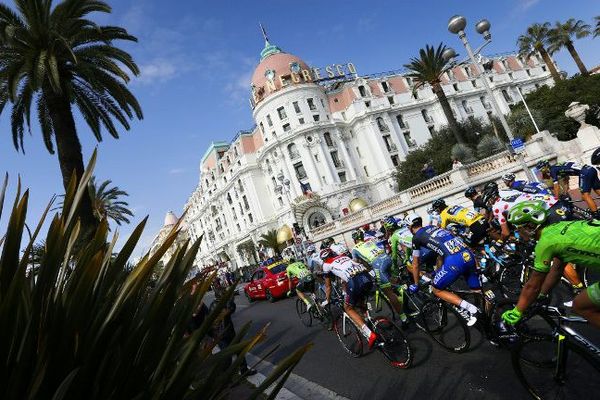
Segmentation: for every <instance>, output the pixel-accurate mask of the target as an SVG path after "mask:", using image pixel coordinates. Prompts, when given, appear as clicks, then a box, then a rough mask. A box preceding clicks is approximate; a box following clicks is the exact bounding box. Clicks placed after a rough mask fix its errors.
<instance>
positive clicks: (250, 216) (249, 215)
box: [248, 214, 254, 223]
mask: <svg viewBox="0 0 600 400" xmlns="http://www.w3.org/2000/svg"><path fill="white" fill-rule="evenodd" d="M248 221H250V223H253V222H254V218H252V214H248Z"/></svg>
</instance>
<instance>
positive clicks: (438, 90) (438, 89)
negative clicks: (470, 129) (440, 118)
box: [432, 83, 465, 144]
mask: <svg viewBox="0 0 600 400" xmlns="http://www.w3.org/2000/svg"><path fill="white" fill-rule="evenodd" d="M432 90H433V93H435V95H436V96H437V98H438V100H439V101H440V104H441V105H442V110H443V111H444V115H445V116H446V120H448V125H449V126H450V130H452V134H453V135H454V138H456V141H457V142H458V143H460V144H464V143H465V141H464V139H463V137H462V134H461V132H460V129H459V128H458V123H457V122H456V118H454V114H452V107H450V103H449V102H448V98H447V97H446V94H445V93H444V89H443V88H442V85H440V84H439V83H435V84H433V85H432Z"/></svg>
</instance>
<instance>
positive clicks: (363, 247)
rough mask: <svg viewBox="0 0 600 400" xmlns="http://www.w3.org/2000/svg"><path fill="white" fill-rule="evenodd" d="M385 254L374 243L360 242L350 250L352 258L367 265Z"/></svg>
mask: <svg viewBox="0 0 600 400" xmlns="http://www.w3.org/2000/svg"><path fill="white" fill-rule="evenodd" d="M383 254H385V250H384V249H383V248H381V247H380V246H378V245H377V243H375V241H372V240H371V241H368V242H360V243H357V244H356V246H354V248H353V249H352V258H353V259H355V260H363V261H365V262H366V263H368V264H372V263H373V261H374V260H375V259H376V258H377V257H380V256H381V255H383Z"/></svg>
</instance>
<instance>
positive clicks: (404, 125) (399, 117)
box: [396, 114, 408, 129]
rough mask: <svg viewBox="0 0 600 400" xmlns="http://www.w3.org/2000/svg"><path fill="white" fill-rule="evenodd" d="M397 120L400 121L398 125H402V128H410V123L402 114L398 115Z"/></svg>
mask: <svg viewBox="0 0 600 400" xmlns="http://www.w3.org/2000/svg"><path fill="white" fill-rule="evenodd" d="M396 121H398V125H400V129H408V124H407V123H406V122H404V119H403V118H402V114H398V115H396Z"/></svg>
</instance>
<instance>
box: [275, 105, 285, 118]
mask: <svg viewBox="0 0 600 400" xmlns="http://www.w3.org/2000/svg"><path fill="white" fill-rule="evenodd" d="M277 114H279V119H280V120H284V119H286V118H287V114H286V113H285V108H283V107H279V108H278V109H277Z"/></svg>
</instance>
